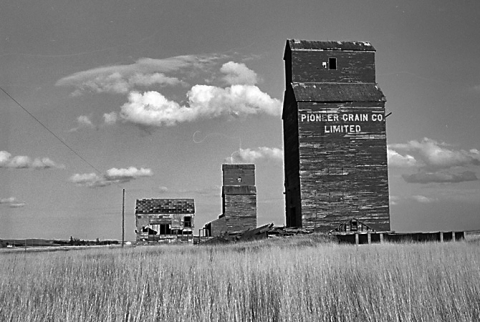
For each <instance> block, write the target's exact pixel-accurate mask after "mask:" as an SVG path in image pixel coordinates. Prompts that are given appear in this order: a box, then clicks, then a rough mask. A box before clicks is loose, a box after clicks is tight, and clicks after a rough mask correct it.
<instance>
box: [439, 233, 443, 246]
mask: <svg viewBox="0 0 480 322" xmlns="http://www.w3.org/2000/svg"><path fill="white" fill-rule="evenodd" d="M440 242H441V243H443V231H441V232H440Z"/></svg>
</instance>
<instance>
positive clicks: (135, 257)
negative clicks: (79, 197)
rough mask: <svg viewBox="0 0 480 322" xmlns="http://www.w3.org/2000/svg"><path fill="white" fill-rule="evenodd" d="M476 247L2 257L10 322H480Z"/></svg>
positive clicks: (156, 250) (2, 296)
mask: <svg viewBox="0 0 480 322" xmlns="http://www.w3.org/2000/svg"><path fill="white" fill-rule="evenodd" d="M479 263H480V250H479V248H478V245H477V244H476V243H466V242H457V243H443V244H440V243H429V244H382V245H370V246H359V247H356V246H350V245H336V244H333V243H324V244H317V243H316V242H312V241H310V242H308V239H305V240H303V241H302V240H300V242H298V240H297V241H294V242H293V243H291V244H290V243H288V242H284V241H281V242H268V243H267V244H264V243H262V242H255V243H248V244H241V245H240V244H238V245H225V246H201V247H194V246H173V247H172V246H159V247H138V248H135V249H125V250H121V249H111V250H108V249H103V250H98V249H97V250H81V251H75V252H67V253H41V254H37V253H26V254H20V253H16V254H1V255H0V321H476V320H479V318H480V269H479Z"/></svg>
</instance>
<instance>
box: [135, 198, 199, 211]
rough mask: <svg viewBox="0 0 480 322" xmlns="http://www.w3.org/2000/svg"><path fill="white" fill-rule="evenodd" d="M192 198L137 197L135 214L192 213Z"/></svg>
mask: <svg viewBox="0 0 480 322" xmlns="http://www.w3.org/2000/svg"><path fill="white" fill-rule="evenodd" d="M194 213H195V203H194V200H193V199H137V205H136V207H135V214H194Z"/></svg>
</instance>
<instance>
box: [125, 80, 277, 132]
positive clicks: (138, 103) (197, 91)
mask: <svg viewBox="0 0 480 322" xmlns="http://www.w3.org/2000/svg"><path fill="white" fill-rule="evenodd" d="M187 98H188V104H187V105H188V106H181V105H180V104H178V103H177V102H175V101H171V100H168V99H167V98H166V97H165V96H163V95H162V94H160V93H158V92H154V91H150V92H145V93H143V94H141V93H139V92H132V93H130V95H129V98H128V100H129V102H128V103H126V104H124V105H123V106H122V107H121V113H120V115H121V117H122V118H123V119H125V120H126V121H129V122H132V123H136V124H139V125H145V126H162V125H166V126H173V125H175V124H177V123H183V122H192V121H196V120H199V119H211V118H216V117H220V116H230V117H232V116H233V117H242V116H246V115H251V114H260V113H264V114H270V115H276V116H278V115H280V111H281V103H280V101H279V100H277V99H274V98H271V97H270V96H269V95H268V94H266V93H263V92H262V91H261V90H260V89H259V88H258V87H256V86H252V85H232V86H230V87H227V88H220V87H215V86H208V85H195V86H193V87H192V88H191V89H190V91H189V92H188V93H187Z"/></svg>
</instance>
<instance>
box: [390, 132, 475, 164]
mask: <svg viewBox="0 0 480 322" xmlns="http://www.w3.org/2000/svg"><path fill="white" fill-rule="evenodd" d="M390 147H391V148H393V149H397V150H406V151H411V152H413V153H416V154H417V155H418V158H419V159H420V160H421V161H422V162H423V163H424V166H425V167H426V168H428V169H448V168H452V167H457V166H466V165H480V153H479V151H478V150H476V149H471V150H470V151H466V150H461V149H460V150H454V149H451V148H449V146H448V145H447V144H445V143H439V142H437V141H435V140H432V139H429V138H424V139H423V140H422V141H420V142H419V141H416V140H412V141H410V142H408V143H407V144H391V145H390Z"/></svg>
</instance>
